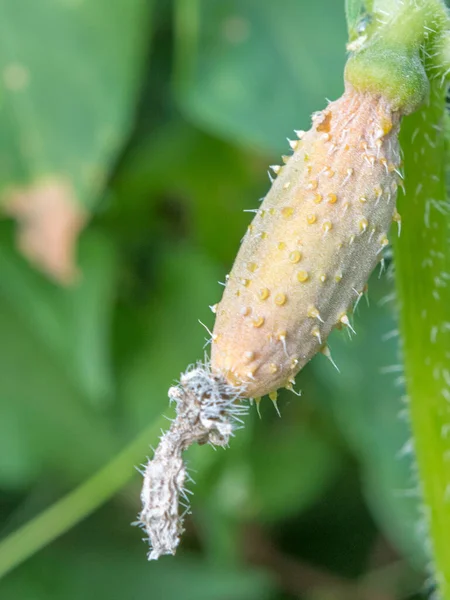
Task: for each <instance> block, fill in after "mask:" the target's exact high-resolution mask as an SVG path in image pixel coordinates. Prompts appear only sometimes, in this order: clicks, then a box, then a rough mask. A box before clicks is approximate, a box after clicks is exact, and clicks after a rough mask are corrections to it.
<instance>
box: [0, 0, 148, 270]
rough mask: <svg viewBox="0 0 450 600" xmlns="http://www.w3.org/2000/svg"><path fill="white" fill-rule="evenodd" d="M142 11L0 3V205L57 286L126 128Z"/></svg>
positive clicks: (134, 0) (142, 4)
mask: <svg viewBox="0 0 450 600" xmlns="http://www.w3.org/2000/svg"><path fill="white" fill-rule="evenodd" d="M148 10H149V2H147V1H146V0H118V1H116V2H114V3H110V2H108V0H97V1H96V2H81V1H79V0H60V1H56V0H40V2H35V1H34V0H5V1H4V2H2V3H1V7H0V24H1V25H0V32H1V42H0V73H1V82H0V102H1V104H0V128H1V131H2V137H1V143H0V199H1V200H2V201H3V205H4V208H5V210H6V212H7V213H8V214H11V215H13V216H15V217H16V218H17V219H18V221H19V233H18V236H19V237H18V243H19V247H20V248H21V250H22V251H23V252H24V253H25V254H26V256H27V257H28V258H29V259H30V260H31V261H32V262H34V263H35V264H36V265H38V266H39V267H40V268H41V269H43V270H44V271H46V272H47V273H49V274H50V275H51V276H52V277H53V278H55V279H57V280H59V281H63V282H69V281H72V280H73V279H74V276H75V271H74V266H73V256H72V254H73V244H74V242H75V241H76V235H77V232H78V230H79V229H80V227H81V226H82V225H83V222H84V221H85V218H86V217H87V215H88V213H89V211H90V210H91V209H92V207H93V205H94V202H95V201H96V199H97V197H98V194H99V192H100V191H101V189H102V187H103V185H104V183H105V180H106V177H107V176H108V172H109V170H110V168H111V165H112V162H113V161H114V159H115V158H116V155H117V152H118V150H119V149H120V147H121V145H122V143H123V140H124V137H125V136H126V135H127V133H128V130H129V128H130V125H131V117H132V114H133V111H132V109H133V105H134V102H135V97H136V90H137V84H138V76H139V74H140V71H141V67H142V60H143V58H144V53H145V50H146V47H145V46H146V40H145V35H146V34H147V32H148ZM118 39H120V43H117V40H118ZM45 40H51V43H45V42H44V41H45Z"/></svg>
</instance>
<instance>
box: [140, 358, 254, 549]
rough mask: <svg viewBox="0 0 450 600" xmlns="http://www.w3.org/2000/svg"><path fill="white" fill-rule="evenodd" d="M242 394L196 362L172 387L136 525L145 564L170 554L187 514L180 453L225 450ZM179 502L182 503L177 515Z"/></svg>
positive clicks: (241, 408) (244, 409) (239, 412)
mask: <svg viewBox="0 0 450 600" xmlns="http://www.w3.org/2000/svg"><path fill="white" fill-rule="evenodd" d="M242 394H243V389H242V388H239V387H234V386H231V385H230V384H228V383H226V382H225V381H224V380H223V379H222V378H221V377H219V376H217V375H215V374H213V373H211V371H210V369H209V368H208V366H207V365H204V364H203V363H199V364H197V365H195V367H193V368H190V369H188V371H187V372H186V373H184V374H183V375H182V376H181V379H180V384H179V385H178V386H176V387H171V388H170V390H169V399H170V401H171V402H175V403H176V417H175V419H174V420H173V421H172V425H171V426H170V429H169V430H168V431H167V432H166V433H164V434H163V435H162V436H161V438H160V442H159V445H158V447H157V448H156V450H155V453H154V456H153V458H152V460H150V461H149V462H148V464H147V466H146V468H145V471H144V473H143V475H144V482H143V486H142V492H141V501H142V511H141V513H140V514H139V521H138V523H139V525H140V526H141V527H142V529H143V530H144V531H145V532H146V533H147V535H148V541H149V543H150V552H149V553H148V559H149V560H156V559H158V558H159V557H160V556H161V555H163V554H175V551H176V548H177V546H178V544H179V542H180V535H181V534H182V533H183V531H184V530H183V519H184V516H185V515H186V513H187V512H188V511H189V506H188V504H187V501H188V497H187V492H188V490H186V488H185V482H186V479H189V475H188V474H187V471H186V465H185V463H184V461H183V459H182V453H183V451H184V450H186V449H187V448H188V447H189V446H191V445H192V444H194V443H197V444H206V443H210V444H213V445H214V446H226V445H228V442H229V440H230V437H231V436H232V435H233V432H234V430H235V429H236V428H237V427H238V426H239V425H240V424H242V420H241V417H242V416H244V415H245V414H246V412H247V406H246V405H245V404H242V402H241V401H240V398H242ZM180 497H181V498H183V500H184V501H185V502H186V504H182V506H184V512H183V513H182V514H180V513H179V501H180Z"/></svg>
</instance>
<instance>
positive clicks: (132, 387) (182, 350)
mask: <svg viewBox="0 0 450 600" xmlns="http://www.w3.org/2000/svg"><path fill="white" fill-rule="evenodd" d="M220 275H221V269H219V268H218V267H217V265H216V264H215V263H214V262H213V261H211V260H210V259H209V258H208V257H207V256H206V255H204V254H202V253H200V252H198V251H196V250H194V249H192V248H190V247H189V246H187V245H180V246H179V247H178V248H177V247H176V246H172V247H167V248H166V252H165V254H163V255H162V257H161V259H160V261H159V263H158V266H157V274H156V282H155V288H154V290H153V296H152V300H151V302H150V303H149V304H148V306H146V308H145V310H144V311H143V313H142V314H138V315H137V316H136V315H135V318H137V319H138V323H139V329H140V337H141V344H140V345H139V347H138V348H137V351H135V352H132V353H131V354H130V355H129V356H128V357H127V358H124V360H122V364H121V367H120V370H119V373H118V387H119V390H118V393H119V395H120V396H121V397H122V398H123V399H124V403H123V410H124V417H123V426H124V427H129V428H130V431H132V432H135V431H136V430H139V428H140V424H141V423H143V422H144V423H145V422H148V421H149V420H151V419H152V418H154V417H155V416H156V415H157V414H159V413H160V412H161V411H165V410H166V408H167V407H168V405H169V401H168V398H167V392H168V389H169V387H170V386H171V385H173V382H174V380H176V379H178V377H179V375H180V373H181V372H184V371H185V370H186V368H187V367H188V365H189V364H192V363H194V362H195V361H196V360H198V359H199V358H202V347H203V346H205V342H206V340H208V339H209V334H208V333H207V331H205V329H204V327H203V326H202V325H201V324H200V323H199V319H200V320H201V321H202V323H205V324H206V325H207V326H208V325H209V326H211V324H212V317H213V315H212V313H211V311H210V309H209V306H208V305H211V304H215V303H216V302H217V298H218V297H219V296H220V293H221V287H220V286H219V284H218V283H217V282H218V280H219V277H220ZM133 310H134V312H135V309H133ZM122 317H123V318H124V326H125V327H126V328H128V327H132V325H131V324H132V323H133V320H132V318H133V315H132V314H131V313H130V312H129V311H126V312H124V313H123V315H122ZM133 330H134V328H133ZM123 335H127V332H126V331H123ZM132 343H133V340H132Z"/></svg>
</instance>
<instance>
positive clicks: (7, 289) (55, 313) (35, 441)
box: [0, 227, 115, 487]
mask: <svg viewBox="0 0 450 600" xmlns="http://www.w3.org/2000/svg"><path fill="white" fill-rule="evenodd" d="M11 246H12V240H11V232H10V228H9V227H2V230H1V244H0V282H1V283H0V331H1V332H2V335H1V339H0V364H1V370H2V377H1V378H0V481H1V483H2V485H4V486H13V487H15V486H20V485H24V484H25V483H28V481H29V479H30V478H31V479H33V478H35V477H37V475H38V473H39V471H40V469H41V468H42V467H43V466H45V467H47V468H48V467H53V468H55V469H59V470H61V469H63V470H64V476H65V477H67V478H68V479H72V478H73V477H75V479H77V478H78V477H79V476H80V474H83V475H85V474H86V473H89V472H90V471H91V470H92V468H94V467H95V466H98V465H99V464H101V463H102V462H103V461H104V460H105V459H106V457H107V456H108V455H109V454H110V453H111V452H113V449H114V448H115V442H114V441H113V437H112V435H111V433H110V432H109V430H108V426H107V423H105V422H104V421H103V420H101V419H99V417H98V415H96V414H95V413H94V412H93V411H92V410H89V406H90V405H91V404H92V403H93V402H94V403H99V402H104V401H105V400H106V399H108V397H109V396H110V394H111V386H112V381H111V373H110V366H109V364H108V363H109V358H108V335H107V330H108V327H109V310H110V308H111V302H112V298H113V296H112V288H111V283H112V282H113V280H114V259H113V255H112V253H111V248H110V246H109V244H108V243H105V241H104V240H102V239H101V238H96V237H95V236H86V238H85V240H84V243H83V245H82V252H81V255H82V263H86V270H85V272H84V279H83V281H82V283H80V285H79V287H78V288H76V289H73V290H70V291H69V290H62V289H58V288H56V287H55V286H54V285H52V284H51V283H49V282H48V281H45V280H44V278H43V277H42V276H41V275H39V274H37V273H35V272H33V271H32V269H31V268H30V267H29V266H28V265H26V264H24V261H23V260H22V259H20V258H19V257H18V256H17V255H16V253H15V252H14V250H13V249H12V247H11ZM108 307H109V309H108Z"/></svg>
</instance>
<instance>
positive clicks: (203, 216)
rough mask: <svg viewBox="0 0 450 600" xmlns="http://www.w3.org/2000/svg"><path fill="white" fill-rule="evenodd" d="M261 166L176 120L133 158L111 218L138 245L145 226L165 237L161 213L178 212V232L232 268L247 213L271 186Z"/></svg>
mask: <svg viewBox="0 0 450 600" xmlns="http://www.w3.org/2000/svg"><path fill="white" fill-rule="evenodd" d="M174 152H175V155H174ZM263 165H264V163H263V161H260V162H259V161H257V160H254V159H253V158H252V157H251V156H250V155H249V154H248V153H245V152H243V151H240V150H238V149H236V148H235V147H233V146H231V145H230V144H228V143H225V142H222V141H220V140H217V139H215V138H213V137H211V136H209V135H206V134H204V133H202V132H200V131H199V130H198V129H195V128H193V127H192V126H190V125H188V124H187V123H186V122H184V121H182V120H181V119H174V120H173V121H172V122H170V123H169V124H168V125H166V126H164V127H161V128H160V130H159V131H157V132H155V133H154V134H153V135H152V136H151V137H150V138H148V139H147V140H145V141H143V142H141V143H140V144H139V145H138V146H136V147H135V148H134V149H133V150H132V151H130V153H129V154H128V155H127V157H126V159H125V161H124V163H123V164H122V165H121V168H120V170H119V172H118V173H117V175H116V177H115V179H114V182H113V185H114V188H113V190H114V199H113V206H112V211H111V212H112V215H111V216H107V217H106V218H109V219H116V222H117V226H118V227H120V231H121V232H122V235H123V236H127V237H128V238H129V239H130V240H135V239H136V238H137V237H138V236H139V235H141V232H142V228H143V227H144V228H146V229H145V232H146V235H152V234H153V235H154V236H157V235H158V234H159V235H161V212H163V211H164V208H165V206H166V207H167V209H168V210H169V209H170V208H172V209H173V210H177V209H178V212H179V213H180V216H179V219H180V221H181V223H180V224H179V229H177V230H176V231H175V235H177V237H181V236H189V237H190V238H193V240H194V241H195V243H196V244H198V245H199V246H200V247H202V248H203V249H204V250H205V252H207V253H208V254H209V255H210V256H211V257H212V258H217V259H219V260H221V261H223V262H226V263H227V264H229V263H230V260H231V259H232V258H233V257H234V255H235V253H236V248H237V247H238V244H239V240H240V239H241V237H242V234H243V231H244V230H245V227H246V225H247V223H248V222H249V220H250V218H249V215H246V214H244V213H243V212H242V209H244V208H249V207H252V206H254V203H255V200H256V198H258V197H259V196H261V195H262V194H263V193H265V191H266V189H267V187H268V184H269V182H268V180H267V184H266V183H264V182H263V183H262V184H261V173H262V172H263V169H265V168H266V167H265V165H264V166H263ZM224 224H225V225H226V226H224ZM148 229H150V232H148ZM164 233H165V232H164Z"/></svg>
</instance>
